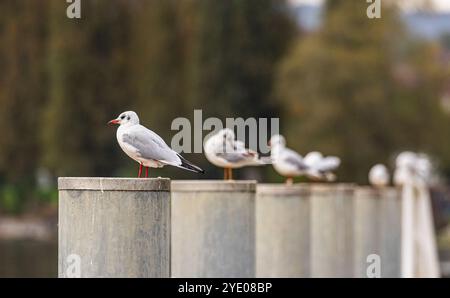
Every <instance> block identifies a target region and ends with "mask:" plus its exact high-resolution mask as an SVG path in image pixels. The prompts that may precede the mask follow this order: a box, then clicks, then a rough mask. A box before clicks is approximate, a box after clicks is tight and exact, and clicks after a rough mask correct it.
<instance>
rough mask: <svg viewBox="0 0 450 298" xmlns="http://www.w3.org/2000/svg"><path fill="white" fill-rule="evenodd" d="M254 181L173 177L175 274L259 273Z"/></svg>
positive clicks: (202, 275) (196, 275) (177, 275)
mask: <svg viewBox="0 0 450 298" xmlns="http://www.w3.org/2000/svg"><path fill="white" fill-rule="evenodd" d="M255 190H256V182H255V181H206V180H201V181H172V248H171V250H172V276H173V277H205V278H226V277H235V278H244V277H255Z"/></svg>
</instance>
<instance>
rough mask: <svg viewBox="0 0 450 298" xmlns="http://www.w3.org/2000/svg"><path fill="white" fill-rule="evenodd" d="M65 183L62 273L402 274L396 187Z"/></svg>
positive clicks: (61, 186) (133, 181)
mask: <svg viewBox="0 0 450 298" xmlns="http://www.w3.org/2000/svg"><path fill="white" fill-rule="evenodd" d="M58 187H59V276H60V277H236V278H239V277H367V276H381V277H400V267H401V266H400V261H401V258H400V250H401V247H400V245H401V240H400V238H401V237H400V233H401V226H400V223H401V201H400V191H399V190H398V189H395V188H383V189H373V188H369V187H358V186H356V185H352V184H297V185H291V186H288V185H283V184H257V183H256V182H254V181H232V182H228V181H210V180H197V181H172V182H171V181H170V180H169V179H163V178H159V179H117V178H60V179H59V185H58ZM371 265H372V267H371V268H369V266H371ZM369 271H370V272H369ZM368 272H369V275H368Z"/></svg>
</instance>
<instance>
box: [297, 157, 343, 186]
mask: <svg viewBox="0 0 450 298" xmlns="http://www.w3.org/2000/svg"><path fill="white" fill-rule="evenodd" d="M303 162H304V163H305V164H306V165H307V167H308V170H307V171H306V176H307V177H308V178H311V179H314V180H325V181H334V180H336V175H335V174H333V173H332V171H334V170H336V169H337V168H338V167H339V165H340V164H341V160H340V159H339V157H336V156H326V157H324V156H323V155H322V153H320V152H317V151H313V152H310V153H308V154H306V155H305V158H304V159H303Z"/></svg>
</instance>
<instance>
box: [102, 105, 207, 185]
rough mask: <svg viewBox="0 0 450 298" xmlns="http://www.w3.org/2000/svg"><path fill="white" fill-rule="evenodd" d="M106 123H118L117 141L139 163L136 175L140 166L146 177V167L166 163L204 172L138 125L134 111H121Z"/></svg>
mask: <svg viewBox="0 0 450 298" xmlns="http://www.w3.org/2000/svg"><path fill="white" fill-rule="evenodd" d="M108 124H118V125H119V128H118V129H117V133H116V136H117V141H118V142H119V145H120V148H122V150H123V151H124V152H125V153H126V154H127V155H128V156H129V157H131V158H132V159H134V160H135V161H137V162H138V163H139V173H138V177H141V174H142V167H145V177H148V168H161V167H163V166H166V165H170V166H174V167H178V168H181V169H185V170H188V171H192V172H195V173H204V171H203V170H202V169H200V168H199V167H197V166H195V165H193V164H192V163H191V162H189V161H187V160H186V159H184V158H183V157H182V156H181V155H180V154H178V153H177V152H175V151H173V150H172V149H171V148H170V147H169V146H167V144H166V143H165V142H164V140H163V139H162V138H161V137H160V136H158V135H157V134H156V133H154V132H153V131H151V130H150V129H147V128H146V127H144V126H142V125H140V124H139V117H138V115H137V114H136V113H135V112H133V111H127V112H123V113H122V114H120V115H119V117H117V118H116V119H114V120H111V121H109V122H108Z"/></svg>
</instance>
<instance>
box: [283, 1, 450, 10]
mask: <svg viewBox="0 0 450 298" xmlns="http://www.w3.org/2000/svg"><path fill="white" fill-rule="evenodd" d="M289 1H290V2H291V3H293V4H316V5H317V4H321V3H323V2H324V0H289ZM399 1H401V2H403V6H404V7H405V8H406V9H410V8H413V7H414V5H415V4H417V3H419V2H422V1H423V0H399ZM429 1H430V2H431V3H432V4H433V6H434V8H435V9H436V10H437V11H440V12H449V13H450V0H429Z"/></svg>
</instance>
